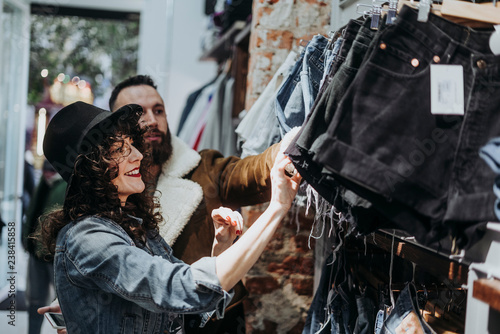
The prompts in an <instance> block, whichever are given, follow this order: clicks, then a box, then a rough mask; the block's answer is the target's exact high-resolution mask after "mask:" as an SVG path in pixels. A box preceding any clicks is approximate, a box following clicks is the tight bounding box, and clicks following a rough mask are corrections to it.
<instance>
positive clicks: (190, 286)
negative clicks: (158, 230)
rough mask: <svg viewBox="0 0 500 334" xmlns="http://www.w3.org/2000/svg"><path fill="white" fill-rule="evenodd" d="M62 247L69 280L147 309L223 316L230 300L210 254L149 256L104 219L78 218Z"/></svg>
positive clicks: (117, 227)
mask: <svg viewBox="0 0 500 334" xmlns="http://www.w3.org/2000/svg"><path fill="white" fill-rule="evenodd" d="M59 237H60V236H59ZM58 244H59V241H58ZM61 246H62V248H63V249H62V251H63V253H64V262H65V264H64V267H65V274H66V275H67V276H68V279H69V280H70V281H71V282H72V283H73V284H75V285H77V286H80V287H83V288H88V289H100V290H103V291H105V292H109V293H113V294H115V295H118V296H120V297H121V298H124V299H126V300H130V301H132V302H134V303H136V304H138V305H140V306H141V307H143V308H145V309H147V310H150V311H152V312H172V313H203V312H211V311H216V313H217V315H218V316H223V314H224V310H225V307H226V306H227V305H228V304H229V302H230V300H231V296H230V294H229V293H227V292H226V291H224V290H223V289H222V287H221V286H220V282H219V279H218V277H217V275H216V272H215V258H210V257H206V258H202V259H200V260H199V261H197V262H195V263H193V264H192V265H188V264H186V263H184V262H182V261H180V260H177V259H175V258H174V257H173V256H172V255H171V254H170V252H169V251H168V250H167V249H165V253H164V254H161V256H157V255H155V256H152V255H151V254H149V253H147V252H146V251H144V250H142V249H140V248H137V247H136V246H134V244H133V242H132V240H131V239H130V237H129V236H128V235H127V234H126V233H125V231H124V230H123V229H122V228H121V227H120V226H118V225H117V224H116V223H114V222H112V221H110V220H107V219H103V218H99V217H87V218H84V219H83V220H81V221H78V222H77V223H76V224H75V225H74V226H73V227H72V228H70V229H68V230H66V233H65V235H64V241H63V242H62V245H61Z"/></svg>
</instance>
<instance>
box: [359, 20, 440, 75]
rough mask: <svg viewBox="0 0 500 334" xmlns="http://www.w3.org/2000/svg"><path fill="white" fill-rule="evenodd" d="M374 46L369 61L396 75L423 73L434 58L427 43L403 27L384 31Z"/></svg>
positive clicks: (385, 71)
mask: <svg viewBox="0 0 500 334" xmlns="http://www.w3.org/2000/svg"><path fill="white" fill-rule="evenodd" d="M375 48H376V49H375V50H374V52H373V54H372V56H371V57H370V60H369V63H370V64H371V65H373V66H375V67H377V68H378V69H380V70H382V71H383V72H384V73H387V74H389V75H391V76H396V77H415V76H419V75H425V74H427V73H428V71H427V69H428V68H429V65H430V64H431V63H432V62H433V60H434V59H436V58H435V57H434V56H435V55H434V53H433V52H432V51H431V50H430V49H429V48H428V46H427V45H425V44H423V43H421V42H420V41H419V40H417V39H416V38H414V37H413V36H412V35H411V34H410V33H409V32H407V31H405V30H404V29H395V30H389V31H385V32H384V33H383V34H382V35H381V36H380V38H379V40H378V41H377V44H376V47H375Z"/></svg>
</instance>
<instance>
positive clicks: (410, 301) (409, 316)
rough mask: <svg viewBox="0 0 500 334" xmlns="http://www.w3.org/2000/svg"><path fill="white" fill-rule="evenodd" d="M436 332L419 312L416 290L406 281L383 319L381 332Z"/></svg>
mask: <svg viewBox="0 0 500 334" xmlns="http://www.w3.org/2000/svg"><path fill="white" fill-rule="evenodd" d="M408 331H409V332H410V333H421V334H436V332H434V330H432V328H431V327H430V326H429V325H428V324H427V323H426V322H425V320H424V319H423V318H422V315H421V314H420V309H419V307H418V302H417V291H416V289H415V286H414V285H413V283H408V284H407V285H406V286H405V288H404V289H403V290H402V291H401V293H400V295H399V297H398V300H397V301H396V305H395V306H394V309H393V310H392V311H391V314H390V315H389V316H388V317H387V319H386V320H385V321H384V325H383V326H382V330H381V332H380V333H381V334H396V333H405V332H408Z"/></svg>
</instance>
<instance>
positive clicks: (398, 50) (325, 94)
mask: <svg viewBox="0 0 500 334" xmlns="http://www.w3.org/2000/svg"><path fill="white" fill-rule="evenodd" d="M219 4H220V2H219ZM272 5H274V2H273V3H272V4H269V7H265V8H266V10H268V9H269V11H270V13H271V12H272V11H271V6H272ZM376 5H377V4H375V3H373V4H372V9H373V8H374V7H375V6H376ZM392 5H393V4H392ZM207 7H208V6H207ZM347 7H349V6H347ZM347 7H346V8H347ZM392 10H394V9H393V8H392V9H391V5H389V9H387V7H383V10H382V12H383V15H384V14H388V15H387V16H386V17H384V18H383V19H382V17H381V16H379V15H378V14H376V13H375V11H372V12H370V11H366V12H364V13H363V16H362V17H359V18H356V19H351V20H349V21H348V22H347V23H346V24H345V25H344V26H343V27H341V28H339V29H337V30H336V31H335V32H329V33H328V37H325V36H324V35H323V34H314V35H313V34H311V35H309V36H310V37H309V39H310V40H309V41H304V40H301V41H300V45H301V46H300V47H295V48H293V50H292V51H291V52H290V53H289V54H288V57H287V58H286V59H285V60H284V62H283V63H282V64H280V66H279V68H278V70H277V71H276V72H274V75H273V76H272V79H271V80H270V81H269V84H268V85H267V86H266V87H265V88H264V89H263V90H262V93H261V94H260V95H259V97H258V99H257V100H256V101H255V102H254V103H253V105H251V107H250V108H249V110H248V111H244V112H241V113H240V115H241V117H242V119H241V121H240V122H239V125H238V127H237V128H236V130H235V132H236V135H237V138H236V146H237V151H241V157H248V156H251V155H254V154H259V153H262V152H264V151H265V150H266V149H267V148H268V147H270V146H272V145H273V144H275V143H277V142H279V141H280V140H281V139H282V138H283V137H284V136H285V135H286V134H287V133H288V134H290V132H291V130H292V129H294V128H297V127H300V129H299V130H298V134H297V135H295V137H294V139H293V140H292V141H291V143H290V145H288V147H287V149H286V150H285V154H286V155H287V156H288V157H289V158H290V160H291V161H292V163H293V165H294V167H295V169H296V170H297V171H298V172H299V173H300V174H301V176H302V178H303V181H304V182H303V184H302V186H301V192H299V196H298V197H300V195H304V194H303V193H304V192H305V196H306V199H307V200H306V201H303V203H306V204H305V205H304V206H305V209H306V210H305V211H306V212H305V215H306V216H308V213H309V211H308V210H310V209H311V208H312V210H311V211H314V212H313V215H314V219H313V223H312V225H311V226H310V234H309V240H308V245H309V247H310V248H312V247H313V246H312V245H313V243H312V242H311V240H312V239H315V240H314V241H316V247H318V244H319V243H320V242H325V243H326V244H324V245H323V244H322V245H320V246H321V248H320V247H318V249H320V251H318V252H322V250H323V249H327V250H328V251H329V252H331V251H332V250H333V253H329V252H324V253H325V254H318V252H316V249H315V253H314V258H315V261H319V262H315V270H319V272H317V271H315V275H321V278H320V282H319V286H318V287H317V289H316V290H315V293H314V298H313V301H312V304H311V307H310V309H309V312H308V317H307V320H306V323H305V325H304V328H303V333H304V334H305V333H308V334H309V333H345V334H346V333H356V334H361V333H363V334H364V333H377V334H381V333H401V332H408V331H411V330H413V331H414V332H417V333H422V334H423V333H435V332H439V331H437V330H435V329H433V328H432V327H433V326H436V328H440V326H441V324H437V323H435V322H434V323H430V322H429V323H428V322H427V319H428V318H430V319H434V318H433V317H434V313H436V312H435V311H436V310H435V308H436V306H435V304H433V305H434V310H433V311H432V312H428V310H424V308H423V306H424V305H426V303H427V302H428V301H429V302H430V304H432V302H435V300H434V301H431V300H430V299H429V298H428V295H427V292H428V289H427V287H426V285H427V284H428V280H427V277H426V278H425V279H424V278H422V279H421V280H420V281H419V280H418V279H415V276H413V277H412V276H411V275H410V274H409V273H410V271H411V268H410V269H409V268H405V269H404V270H403V269H402V267H401V266H402V262H404V261H402V262H400V263H398V264H396V268H397V269H393V268H392V264H393V262H394V261H393V259H392V258H391V259H390V260H389V259H387V258H383V259H381V260H380V259H379V260H380V263H378V264H380V268H377V269H381V270H380V271H381V272H382V277H380V275H376V274H375V273H374V272H375V271H376V270H375V268H373V267H371V265H366V268H361V266H358V265H357V262H363V261H366V262H370V259H369V258H368V257H369V256H372V257H373V256H374V254H377V252H376V251H375V252H373V253H372V254H370V252H368V254H366V253H367V251H366V250H367V248H368V247H367V246H366V245H367V243H370V242H367V240H368V239H370V238H372V237H373V243H374V242H375V235H376V233H380V232H382V233H389V234H392V235H393V238H394V235H398V236H399V237H400V238H401V239H400V243H399V245H398V255H399V256H402V257H403V258H404V257H405V253H404V252H405V249H403V250H401V248H400V247H402V246H401V245H405V243H406V241H407V240H411V242H412V243H414V244H416V245H418V247H422V248H423V249H429V250H432V251H435V252H436V254H439V255H437V256H442V254H445V257H447V256H448V255H449V256H450V258H449V259H448V258H447V260H449V261H450V263H449V265H450V268H451V267H453V266H454V265H455V263H451V261H453V259H452V257H453V256H458V255H457V254H463V253H464V252H465V251H467V250H469V249H470V248H472V247H474V246H475V245H476V244H477V243H478V242H479V241H480V240H481V237H482V236H483V233H484V229H485V225H486V223H487V222H488V221H494V220H497V219H500V190H499V189H500V181H499V180H500V176H499V175H500V167H499V165H500V163H498V161H500V158H499V157H500V153H497V151H498V152H500V150H498V147H500V145H499V144H498V143H499V142H500V141H499V140H497V141H494V140H493V141H491V142H489V141H490V140H491V139H492V138H496V137H498V138H500V116H497V115H498V113H496V110H498V109H499V108H500V56H498V55H494V54H493V53H492V51H491V50H490V48H489V40H490V38H491V36H492V33H493V29H492V28H491V27H489V28H485V29H477V28H469V27H467V26H465V25H462V22H461V23H456V22H453V21H451V20H449V19H446V18H443V17H442V16H439V15H436V14H435V13H433V12H432V11H431V12H430V13H429V15H428V16H427V17H426V19H423V10H419V9H418V8H413V7H410V6H408V5H403V6H401V8H400V9H398V10H397V14H396V10H394V11H393V12H392ZM346 13H347V9H345V11H344V12H343V14H346ZM343 14H342V15H343ZM393 14H394V15H393ZM269 15H271V14H269ZM394 18H395V19H394ZM297 22H298V21H297ZM251 28H252V34H253V31H254V28H255V30H257V31H258V30H259V25H258V24H257V26H255V27H254V26H253V25H252V27H251ZM265 29H268V28H267V27H266V28H264V30H265ZM259 33H262V31H259ZM265 33H267V31H265ZM292 34H293V33H292ZM325 35H326V34H325ZM257 36H259V35H257ZM262 36H264V33H263V35H262ZM302 36H306V35H305V34H303V35H300V37H298V36H294V38H296V40H294V42H298V38H304V37H302ZM259 38H260V36H259ZM303 42H306V45H305V44H304V43H303ZM262 43H265V41H263V42H262ZM298 44H299V43H295V45H298ZM250 47H252V43H250ZM276 65H277V64H273V66H272V68H276V67H277V66H276ZM446 71H450V72H449V73H450V74H442V73H448V72H446ZM440 73H441V74H440ZM248 75H249V76H250V75H252V74H251V73H248ZM231 79H232V78H231V77H230V76H229V75H226V76H225V77H224V78H221V77H219V76H218V77H217V78H216V79H215V80H214V81H213V83H214V85H213V86H212V87H211V90H210V92H209V93H208V92H205V97H204V98H203V100H197V101H196V102H192V101H191V100H192V99H194V95H193V96H191V97H190V100H188V102H187V104H186V105H188V104H192V105H193V106H194V105H196V104H197V103H198V104H199V106H198V110H202V111H196V110H195V109H196V108H194V107H193V108H192V110H191V113H193V116H192V117H191V118H192V119H193V124H194V125H195V126H194V127H190V128H189V129H191V130H188V129H186V128H184V129H183V131H184V133H183V136H180V137H181V138H182V139H183V140H185V141H186V142H187V143H189V145H190V146H191V147H198V148H205V147H206V148H213V147H215V148H217V149H218V150H222V144H221V142H222V141H223V140H220V139H221V138H230V137H226V135H225V134H222V132H223V131H224V130H225V129H226V128H227V127H228V126H227V125H226V126H221V124H222V123H221V122H222V121H224V120H226V121H228V120H229V119H230V118H231V116H230V115H229V114H226V115H224V112H225V111H226V109H227V107H221V105H228V104H229V102H227V99H226V98H227V96H228V95H233V93H230V92H231V89H232V88H231V86H229V87H228V86H226V84H228V83H231V81H230V80H231ZM206 87H209V86H206ZM240 89H241V88H240ZM193 94H196V96H198V99H200V97H201V96H203V94H204V93H203V92H201V93H200V92H195V93H193ZM247 102H248V101H247ZM236 112H240V110H236ZM233 115H234V113H233ZM189 118H190V116H187V118H186V123H185V124H188V123H187V121H188V120H189ZM205 120H206V121H205ZM200 121H201V122H200ZM201 123H203V124H204V125H203V126H200V124H201ZM184 126H185V125H184ZM193 129H195V130H194V131H193ZM200 129H201V131H200ZM214 133H218V134H221V135H220V136H219V137H213V136H212V134H214ZM186 134H189V138H187V137H185V135H186ZM203 136H206V137H204V138H203ZM193 138H196V140H193ZM233 138H234V137H233ZM232 140H233V139H230V140H229V141H232ZM193 143H198V144H197V145H199V146H193ZM487 143H488V144H487ZM224 152H225V151H224ZM480 152H481V153H480ZM481 158H483V159H484V160H483V159H481ZM296 204H297V202H296ZM301 209H303V208H301ZM301 227H303V225H302V226H301ZM308 232H309V231H308ZM375 232H376V233H375ZM348 238H354V239H357V240H358V241H359V240H363V242H364V247H365V249H364V251H365V254H363V252H362V251H361V250H360V249H358V248H356V247H359V245H357V246H356V247H355V248H349V247H350V246H348V244H349V243H348V242H346V240H347V239H348ZM363 238H364V239H363ZM333 239H335V240H334V241H332V240H333ZM393 242H394V239H393ZM380 248H381V249H384V248H383V247H382V246H381V247H380ZM372 251H373V250H372ZM384 251H386V252H388V253H389V254H392V253H393V252H394V249H393V248H391V249H390V250H387V249H384ZM349 252H354V253H356V252H357V254H358V255H357V259H356V260H353V259H352V258H351V259H350V258H349V256H350V255H349V254H348V253H349ZM329 255H330V256H329ZM323 260H325V261H323ZM405 261H406V262H405V264H404V265H405V266H408V263H410V262H411V263H413V264H414V265H415V264H416V263H417V262H412V261H413V260H412V259H408V260H405ZM323 262H324V266H323V267H322V266H321V263H323ZM389 262H390V263H391V268H390V269H389V268H386V267H385V264H386V263H389ZM398 266H399V267H398ZM367 268H368V269H367ZM399 271H401V272H402V271H404V273H405V275H406V276H404V277H402V276H401V275H400V276H398V275H399V274H400V272H399ZM431 271H432V270H431ZM387 273H389V276H390V279H387V277H385V276H384V275H386V274H387ZM377 274H380V272H379V273H377ZM393 275H394V276H397V282H398V283H397V284H393V280H392V278H393V277H392V276H393ZM413 275H415V268H413ZM366 276H370V277H369V279H368V278H367V277H366ZM316 278H318V276H317V277H316ZM448 278H449V279H452V277H451V274H450V275H449V277H448ZM439 279H442V277H440V278H439ZM429 281H431V280H429ZM381 282H383V283H381ZM316 283H317V282H316ZM447 283H448V282H445V284H442V285H440V286H439V287H436V290H435V291H434V292H433V293H435V294H436V296H439V295H440V291H439V290H440V289H443V290H446V289H448V290H447V292H446V293H447V294H452V292H451V291H454V289H456V290H457V291H460V287H459V285H455V284H456V282H453V283H450V284H447ZM443 285H444V286H443ZM441 292H442V291H441ZM461 292H463V291H461ZM394 296H397V298H394ZM389 297H391V298H390V299H389ZM454 301H455V300H452V299H451V298H450V299H449V300H448V304H449V305H451V304H453V302H454ZM424 311H425V312H424ZM426 312H427V313H426ZM444 312H450V313H451V307H448V308H447V309H446V310H445V311H444ZM456 313H457V314H458V315H459V316H463V313H461V311H460V307H457V312H456ZM429 314H432V315H429ZM434 320H435V319H434ZM445 320H446V319H440V320H439V321H445ZM439 321H438V322H439ZM445 327H446V326H445ZM443 328H444V327H443ZM449 328H455V327H453V326H449ZM457 332H460V331H459V330H458V331H457Z"/></svg>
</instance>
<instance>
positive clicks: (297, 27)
mask: <svg viewBox="0 0 500 334" xmlns="http://www.w3.org/2000/svg"><path fill="white" fill-rule="evenodd" d="M330 10H331V1H319V0H254V2H253V21H252V33H251V37H250V47H249V52H250V62H249V64H248V66H249V72H248V73H249V75H248V81H247V94H246V106H245V107H246V109H247V110H248V109H249V108H250V107H251V106H252V104H253V103H254V102H255V101H256V100H257V98H258V97H259V95H260V93H262V91H263V90H264V88H265V87H266V85H267V83H268V82H269V81H270V80H271V78H272V76H273V75H274V73H275V72H276V71H277V70H278V68H279V66H280V65H281V64H282V63H283V61H284V60H285V58H286V56H287V55H288V53H289V52H290V50H291V49H292V48H297V46H298V45H299V43H300V40H301V39H303V40H310V39H311V38H312V36H314V35H316V34H324V35H326V33H327V32H328V30H329V24H330Z"/></svg>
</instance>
